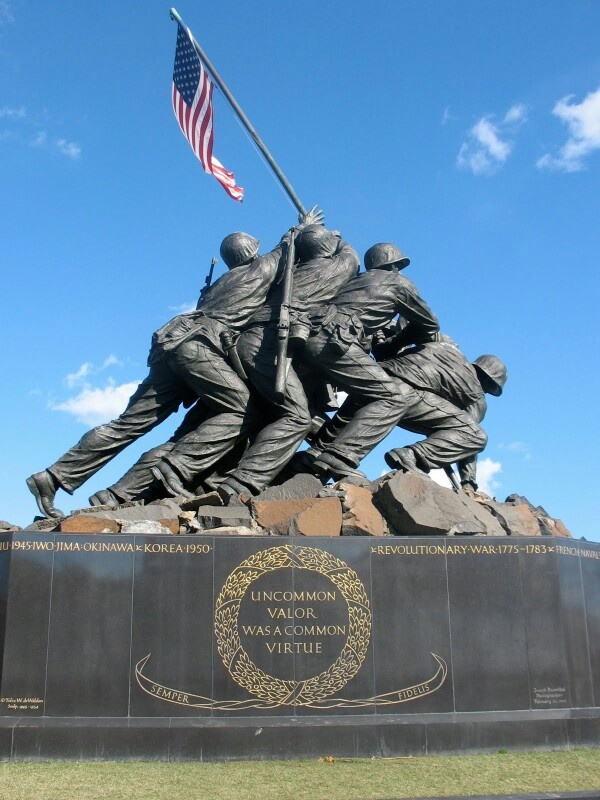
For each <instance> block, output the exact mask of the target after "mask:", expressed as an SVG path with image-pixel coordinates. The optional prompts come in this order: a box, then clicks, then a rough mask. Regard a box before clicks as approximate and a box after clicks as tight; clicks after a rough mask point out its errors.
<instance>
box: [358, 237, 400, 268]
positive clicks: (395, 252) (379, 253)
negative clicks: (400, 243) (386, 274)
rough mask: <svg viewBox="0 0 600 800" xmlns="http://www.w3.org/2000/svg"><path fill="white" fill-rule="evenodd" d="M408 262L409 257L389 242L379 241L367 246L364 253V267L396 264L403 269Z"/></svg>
mask: <svg viewBox="0 0 600 800" xmlns="http://www.w3.org/2000/svg"><path fill="white" fill-rule="evenodd" d="M409 264H410V258H408V257H407V256H405V255H404V253H403V252H402V250H400V248H399V247H396V245H395V244H390V243H389V242H380V243H379V244H374V245H373V246H372V247H369V249H368V250H367V252H366V253H365V269H366V270H370V269H378V268H380V267H391V266H392V265H393V266H396V267H398V269H404V267H408V265H409Z"/></svg>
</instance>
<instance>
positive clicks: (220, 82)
mask: <svg viewBox="0 0 600 800" xmlns="http://www.w3.org/2000/svg"><path fill="white" fill-rule="evenodd" d="M169 13H170V15H171V19H173V20H175V21H176V22H178V23H179V24H180V25H181V27H182V28H185V29H186V30H187V31H188V33H189V35H190V39H191V42H192V45H193V46H194V50H195V51H196V53H197V54H198V56H199V58H200V59H201V60H202V62H203V63H204V64H205V65H206V67H207V68H208V71H209V72H210V73H211V75H212V77H213V78H214V80H215V83H216V84H217V86H218V87H219V89H220V90H221V91H222V92H223V94H224V95H225V97H226V98H227V100H229V103H230V104H231V107H232V108H233V110H234V111H235V113H236V114H237V115H238V117H239V118H240V121H241V122H242V124H243V126H244V127H245V128H246V130H247V131H248V133H249V134H250V136H251V137H252V139H253V140H254V142H255V143H256V146H257V147H258V148H259V150H260V151H261V153H262V154H263V156H264V157H265V158H266V160H267V163H268V164H269V166H270V167H271V169H272V170H273V172H274V173H275V175H276V176H277V178H278V179H279V182H280V183H281V185H282V186H283V188H284V189H285V191H286V193H287V195H288V197H289V198H290V200H291V201H292V203H293V204H294V205H295V206H296V208H297V209H298V211H299V212H300V214H306V209H305V208H304V206H303V205H302V203H301V202H300V198H299V197H298V195H297V194H296V192H295V191H294V189H293V187H292V185H291V183H290V182H289V181H288V179H287V178H286V177H285V175H284V174H283V172H282V171H281V169H280V168H279V165H278V164H277V162H276V161H275V159H274V158H273V156H272V155H271V153H270V152H269V151H268V150H267V148H266V146H265V144H264V142H263V141H262V139H261V138H260V136H259V135H258V133H257V132H256V131H255V130H254V127H253V126H252V124H251V122H250V120H249V119H248V117H247V116H246V115H245V114H244V112H243V111H242V109H241V108H240V106H239V105H238V103H237V101H236V99H235V97H234V96H233V95H232V94H231V92H230V91H229V89H228V88H227V86H226V84H225V83H224V82H223V80H222V78H221V76H220V75H219V73H218V72H217V70H216V69H215V68H214V67H213V65H212V63H211V62H210V60H209V59H208V58H207V56H206V54H205V53H204V51H203V50H202V48H201V47H200V45H199V44H198V42H197V41H196V39H195V38H194V36H193V35H192V32H191V31H190V29H189V28H188V27H187V26H186V25H185V23H184V22H183V20H182V19H181V17H180V16H179V14H178V13H177V11H176V10H175V9H174V8H172V9H171V10H170V12H169Z"/></svg>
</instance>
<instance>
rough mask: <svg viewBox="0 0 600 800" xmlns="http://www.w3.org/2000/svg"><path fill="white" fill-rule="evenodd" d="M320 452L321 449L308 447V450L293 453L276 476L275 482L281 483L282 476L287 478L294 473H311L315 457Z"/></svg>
mask: <svg viewBox="0 0 600 800" xmlns="http://www.w3.org/2000/svg"><path fill="white" fill-rule="evenodd" d="M320 454H321V450H319V449H316V448H314V447H309V448H308V450H300V451H298V452H297V453H294V455H293V456H292V458H291V459H290V461H289V462H288V463H287V464H286V466H285V467H284V468H283V469H282V470H281V472H280V473H279V475H278V476H277V482H278V483H281V480H282V478H283V479H284V480H288V479H289V478H292V477H293V476H294V475H299V474H301V473H306V472H308V473H313V471H314V470H313V467H314V463H315V460H316V458H317V457H318V456H319V455H320Z"/></svg>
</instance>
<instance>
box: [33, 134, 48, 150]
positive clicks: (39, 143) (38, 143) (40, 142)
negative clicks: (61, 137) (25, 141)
mask: <svg viewBox="0 0 600 800" xmlns="http://www.w3.org/2000/svg"><path fill="white" fill-rule="evenodd" d="M47 140H48V134H47V133H46V131H40V132H39V133H36V135H35V136H34V137H33V139H32V142H31V146H32V147H43V146H44V145H45V144H46V141H47Z"/></svg>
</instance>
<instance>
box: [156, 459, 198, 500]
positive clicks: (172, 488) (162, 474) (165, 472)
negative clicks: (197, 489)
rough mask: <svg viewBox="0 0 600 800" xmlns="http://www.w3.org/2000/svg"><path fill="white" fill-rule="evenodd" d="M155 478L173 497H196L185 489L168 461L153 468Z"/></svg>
mask: <svg viewBox="0 0 600 800" xmlns="http://www.w3.org/2000/svg"><path fill="white" fill-rule="evenodd" d="M151 472H152V474H153V475H154V477H155V478H156V479H157V480H159V481H160V482H161V483H162V485H163V486H164V487H165V489H166V490H167V492H168V493H169V494H170V495H171V497H194V493H193V492H190V491H189V490H188V489H186V488H185V486H184V485H183V483H182V482H181V478H180V477H179V475H178V474H177V473H176V472H175V470H174V469H172V468H171V467H170V466H169V465H168V464H167V463H166V461H161V462H160V464H157V465H156V466H155V467H151Z"/></svg>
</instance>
